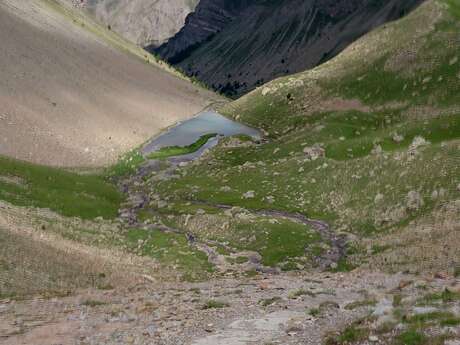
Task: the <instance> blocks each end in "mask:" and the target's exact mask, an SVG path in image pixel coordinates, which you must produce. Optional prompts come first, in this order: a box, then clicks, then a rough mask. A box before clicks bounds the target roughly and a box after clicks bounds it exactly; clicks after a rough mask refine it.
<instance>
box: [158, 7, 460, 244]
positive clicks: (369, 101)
mask: <svg viewBox="0 0 460 345" xmlns="http://www.w3.org/2000/svg"><path fill="white" fill-rule="evenodd" d="M458 14H459V7H458V5H457V4H456V3H455V2H453V1H442V0H439V1H428V2H427V3H425V4H424V5H422V6H421V7H420V8H419V9H417V10H416V11H414V12H413V13H412V14H410V15H409V16H408V17H406V18H404V19H402V20H400V21H398V22H395V23H391V24H387V25H385V26H384V27H382V28H380V29H378V30H376V31H374V32H372V33H371V34H369V35H367V36H366V37H364V38H363V39H361V40H360V41H358V42H357V43H356V44H354V45H353V46H352V47H350V48H349V49H347V50H346V51H345V52H344V53H343V54H341V55H340V56H339V57H337V58H336V59H334V60H332V61H330V62H328V63H326V64H324V65H322V66H320V67H318V68H316V69H314V70H312V71H307V72H305V73H301V74H298V75H295V76H290V77H288V78H283V79H279V80H277V81H274V82H272V83H270V84H268V85H266V86H264V87H262V88H260V89H258V90H256V91H255V92H253V93H251V94H249V95H247V96H245V97H243V98H242V99H240V100H238V101H236V102H233V103H232V104H230V105H228V106H226V107H224V108H223V109H222V110H221V111H222V112H223V113H224V114H226V115H228V116H232V117H234V118H236V119H239V120H241V121H243V122H245V123H247V124H250V125H252V126H255V127H261V128H263V129H264V130H265V131H266V132H267V133H268V135H269V137H270V139H271V142H270V143H268V144H264V145H262V146H253V147H250V148H247V147H244V148H226V147H224V146H221V147H218V148H216V149H215V150H214V151H213V154H212V155H211V156H208V157H207V158H206V159H204V160H202V162H201V163H200V164H194V165H193V166H192V167H189V168H187V170H186V171H185V172H184V173H183V177H182V178H181V179H175V180H172V181H167V182H161V183H160V185H159V194H160V195H161V197H163V198H166V199H167V200H169V202H170V203H171V204H172V206H170V210H169V212H172V213H174V212H184V211H181V210H180V209H181V208H182V207H183V205H184V204H187V203H189V202H195V201H206V202H207V203H208V205H209V204H211V205H212V204H221V203H223V204H230V205H235V206H242V207H245V208H248V209H280V210H286V211H291V212H300V213H303V214H307V215H309V216H312V217H316V218H321V219H325V220H328V221H329V222H330V223H331V224H332V225H333V226H334V228H335V229H336V231H346V232H349V233H354V234H356V235H358V236H359V237H362V236H375V235H377V234H385V233H388V232H390V231H395V230H397V229H401V228H404V227H405V226H406V225H407V224H408V223H409V222H411V221H413V220H416V219H418V218H420V217H422V216H423V215H426V214H430V213H433V212H437V210H438V209H439V208H440V207H441V206H442V205H443V204H445V203H447V202H449V201H452V200H455V199H458V189H457V185H458V184H459V183H460V181H459V176H460V164H459V161H460V155H459V145H460V109H459V102H460V99H459V94H458V90H459V73H460V61H459V60H458V56H459V55H460V47H459V45H458V44H455V42H457V41H456V39H457V37H458V33H459V31H460V23H459V21H458ZM441 47H442V49H441ZM417 136H421V137H423V138H425V139H426V140H428V141H430V144H428V145H426V146H423V147H419V148H417V149H416V150H409V147H410V145H411V143H412V142H413V140H414V138H416V137H417ZM398 137H399V138H398ZM395 138H396V139H395ZM316 143H320V144H321V145H322V146H323V147H324V148H325V150H326V157H325V158H320V159H318V160H316V161H307V160H305V155H304V154H303V148H304V147H307V146H311V145H313V144H316ZM380 147H381V149H382V151H381V152H380V153H379V150H380ZM223 186H227V187H228V188H225V189H222V187H223ZM247 191H254V192H255V193H254V194H255V197H254V198H244V197H243V194H244V193H245V192H247ZM410 192H416V193H419V195H420V196H421V199H422V203H421V204H420V205H419V206H417V207H415V208H413V207H410V205H408V198H409V193H410ZM180 205H182V206H180ZM182 226H184V225H183V224H182ZM216 226H218V225H216ZM232 229H233V228H232ZM229 231H231V230H229ZM221 238H225V237H221ZM289 240H290V241H292V239H289Z"/></svg>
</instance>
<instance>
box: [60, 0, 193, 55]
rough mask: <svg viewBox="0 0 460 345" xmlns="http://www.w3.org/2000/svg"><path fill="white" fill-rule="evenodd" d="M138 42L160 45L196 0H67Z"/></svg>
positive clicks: (140, 43) (177, 29)
mask: <svg viewBox="0 0 460 345" xmlns="http://www.w3.org/2000/svg"><path fill="white" fill-rule="evenodd" d="M66 1H72V2H73V3H74V4H75V5H77V6H78V7H81V8H85V9H86V10H87V11H88V12H89V13H91V14H92V15H93V16H95V18H97V19H98V20H99V21H100V22H101V23H103V24H105V25H107V26H109V27H110V28H111V29H112V30H115V31H116V32H117V33H119V34H120V35H122V36H123V37H125V38H126V39H128V40H130V41H131V42H133V43H135V44H137V45H140V46H147V45H151V46H154V47H156V46H159V45H161V44H163V43H164V42H165V41H167V40H168V39H169V38H171V37H173V36H174V35H175V34H176V33H177V32H178V31H179V30H180V29H181V28H182V27H183V26H184V22H185V18H186V17H187V15H188V14H189V13H190V12H193V10H194V9H195V7H196V5H197V4H198V2H199V0H155V1H151V0H83V1H81V0H66Z"/></svg>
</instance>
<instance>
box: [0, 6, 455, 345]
mask: <svg viewBox="0 0 460 345" xmlns="http://www.w3.org/2000/svg"><path fill="white" fill-rule="evenodd" d="M31 4H32V7H31V8H30V5H31ZM39 4H42V3H41V2H40V3H39V2H35V1H33V2H31V1H28V2H27V4H25V6H24V4H22V3H21V2H17V1H13V0H11V1H7V2H5V0H4V1H3V2H2V3H1V5H0V9H1V11H0V29H1V30H0V35H1V38H2V43H3V44H5V46H6V47H9V48H10V49H7V50H5V51H4V50H2V51H1V53H0V54H2V55H0V56H1V57H2V59H5V57H4V56H7V57H8V56H9V55H8V54H10V53H11V52H15V50H11V47H12V46H13V44H12V42H10V41H8V35H7V34H5V30H8V33H9V34H10V35H11V36H12V37H21V36H18V35H17V32H18V30H21V29H24V30H25V31H26V32H28V33H29V34H30V31H32V30H30V26H31V25H35V26H34V30H33V39H32V38H31V39H30V40H26V41H23V42H24V44H27V45H28V46H27V48H28V49H29V50H26V51H24V50H19V52H20V53H21V54H18V55H15V54H13V57H14V58H13V57H11V58H10V60H9V62H10V63H9V64H8V65H2V64H0V73H2V76H3V75H6V76H7V77H8V78H7V79H6V80H7V83H5V82H4V81H0V83H2V84H0V85H1V88H0V92H2V93H1V94H0V95H2V96H1V97H3V95H4V94H6V92H7V91H8V92H10V90H15V89H14V88H15V87H16V85H18V84H17V83H18V82H17V81H16V80H22V78H24V74H23V70H24V71H25V72H29V70H28V69H25V68H23V69H21V68H19V67H17V66H16V64H17V63H18V61H20V62H21V63H22V65H24V66H27V64H24V61H28V60H27V59H33V61H34V62H35V63H36V64H37V66H38V67H37V69H38V70H41V67H42V66H44V67H47V69H46V70H45V71H46V72H48V73H49V74H50V76H49V77H48V76H47V74H46V73H42V74H38V75H36V74H34V75H32V77H35V76H37V78H39V82H36V83H34V84H32V83H29V84H27V88H24V89H19V91H18V95H19V96H18V95H16V98H13V101H18V102H19V101H20V102H19V103H18V104H23V103H24V104H26V105H27V104H28V103H26V101H28V99H29V98H31V99H35V98H34V97H35V96H34V95H37V94H38V95H42V93H41V92H42V90H43V92H44V95H45V96H48V97H51V96H53V97H54V95H55V94H56V95H57V96H59V97H60V98H59V99H58V101H55V100H54V98H51V99H50V102H54V103H55V104H52V105H51V106H52V107H53V109H54V108H57V109H59V107H60V104H61V103H63V100H64V99H65V100H67V99H68V98H70V99H72V100H75V101H74V102H73V103H71V104H70V103H69V104H68V106H67V107H66V110H67V112H69V113H70V114H73V115H74V116H72V117H69V116H67V115H66V114H67V112H60V113H59V114H60V115H61V116H64V115H65V118H64V120H67V121H68V122H71V123H72V127H74V128H75V129H76V130H77V131H79V132H80V133H79V135H82V134H84V133H85V131H90V130H91V128H90V126H89V125H88V126H87V127H84V128H82V127H81V124H80V123H79V122H78V119H80V117H78V116H76V115H75V112H77V111H80V110H81V109H83V110H84V109H86V108H83V107H82V106H80V104H83V105H85V104H86V103H87V101H86V100H87V99H88V98H89V96H88V95H87V94H86V93H84V92H81V88H78V89H75V87H77V86H80V85H81V84H84V86H85V87H88V85H87V84H86V81H88V84H89V85H92V84H93V83H95V86H97V87H95V88H90V89H89V91H88V92H92V93H94V95H95V97H97V101H99V102H95V103H94V104H95V106H98V105H100V106H101V108H100V109H103V110H108V111H110V112H109V113H108V114H109V115H107V117H109V120H107V122H105V123H103V125H104V128H103V129H101V130H100V132H102V133H105V131H107V133H110V131H111V130H112V129H113V128H114V127H112V126H115V124H113V122H116V123H117V124H119V126H120V128H121V129H120V130H121V131H123V132H122V133H123V134H124V135H128V133H127V132H129V131H130V130H131V128H129V127H128V126H138V125H139V126H148V125H149V124H153V123H154V120H155V119H153V120H152V122H151V123H150V122H149V121H148V120H144V117H142V116H141V115H139V117H136V118H134V117H132V116H133V112H132V109H137V110H139V109H138V108H135V106H137V104H138V103H139V102H141V101H145V100H144V98H139V97H138V96H137V93H136V92H140V91H139V90H140V89H143V88H147V89H146V91H145V92H149V95H148V97H147V96H145V98H148V99H150V98H155V101H156V102H159V101H161V100H162V99H160V100H158V99H157V98H161V97H162V98H164V101H165V102H166V101H167V102H170V103H171V107H172V108H170V109H176V108H174V107H176V106H179V105H180V104H183V103H180V102H186V103H185V104H186V105H187V106H188V108H189V109H188V110H190V111H191V110H193V107H194V106H195V105H196V103H198V102H201V101H202V98H203V96H202V95H201V96H200V94H199V93H195V92H188V91H187V92H184V91H183V89H182V88H183V87H184V88H186V87H187V88H190V87H191V86H183V85H189V84H182V81H181V80H178V79H175V78H173V77H172V76H170V75H169V74H164V75H163V74H160V75H161V76H162V77H161V79H155V78H160V77H159V76H158V75H159V74H158V73H157V71H158V70H157V69H156V68H153V67H151V66H150V67H149V66H146V65H144V64H141V63H140V62H139V61H135V60H132V59H131V58H130V57H129V55H124V54H120V52H119V51H114V50H113V49H112V48H109V47H107V44H106V43H103V42H106V41H105V40H102V39H100V40H96V39H95V38H94V36H93V34H89V33H88V32H87V31H83V30H81V29H76V28H75V27H74V26H72V25H71V26H68V25H67V24H65V25H64V24H63V22H62V21H61V20H56V18H61V17H59V16H58V17H56V15H55V14H53V13H54V12H52V11H49V10H48V7H42V6H41V5H39ZM21 5H22V6H21ZM5 9H7V10H5ZM43 11H44V12H43ZM13 13H14V14H13ZM18 13H19V15H18ZM21 14H24V15H27V20H25V19H24V18H25V16H24V18H23V19H21V20H19V19H18V18H17V17H18V16H19V17H21V18H22V15H21ZM32 14H33V16H31V15H32ZM43 14H45V15H43ZM37 16H38V17H37ZM43 17H45V18H48V19H47V20H46V21H45V24H46V25H44V23H43V20H44V19H43ZM35 18H39V19H40V20H38V21H37V20H36V19H35ZM71 18H72V19H74V20H75V19H76V20H77V23H78V24H79V25H84V26H85V27H86V28H87V29H90V31H92V32H94V30H96V27H95V26H90V27H88V22H86V21H85V22H82V21H80V19H79V18H80V17H78V18H76V17H75V16H72V17H71ZM13 19H15V20H16V22H13V24H20V25H7V24H8V23H10V22H11V21H12V20H13ZM5 23H7V24H5ZM66 23H67V22H66ZM72 28H73V29H72ZM97 28H99V27H97ZM60 29H62V30H60ZM56 31H59V32H61V31H62V32H63V33H62V35H66V36H65V38H66V39H67V40H69V43H68V44H70V46H68V48H69V52H68V54H66V55H65V57H66V58H67V59H68V60H69V61H70V64H65V65H64V66H62V61H61V60H59V59H56V58H55V54H57V53H56V50H55V49H54V47H57V48H60V47H62V44H63V43H62V39H59V37H60V36H57V35H56ZM96 32H98V33H99V35H101V34H103V33H104V35H103V36H104V37H105V39H108V38H112V39H113V40H112V41H111V42H112V43H111V44H115V45H116V46H117V47H118V48H121V47H125V48H127V47H128V46H126V45H125V44H123V45H121V46H120V44H121V42H124V41H119V40H118V39H117V40H115V37H116V36H112V34H111V33H109V32H107V31H100V29H98V30H96ZM45 33H47V34H50V35H51V34H52V38H50V40H49V41H47V40H44V39H43V37H42V36H43V35H44V34H45ZM459 33H460V4H459V2H458V1H457V0H427V1H426V2H425V3H423V4H422V5H420V6H419V7H418V8H417V9H415V10H414V11H413V12H412V13H410V14H409V15H408V16H406V17H404V18H403V19H400V20H398V21H395V22H392V23H388V24H386V25H384V26H381V27H380V28H378V29H377V30H374V31H372V32H371V33H369V34H367V35H365V36H364V37H362V38H361V39H359V40H358V41H356V42H355V43H353V44H352V45H351V46H349V47H348V48H347V49H345V50H344V51H343V52H342V53H341V54H339V55H338V56H337V57H335V58H333V59H332V60H330V61H328V62H326V63H325V64H323V65H321V66H319V67H316V68H314V69H311V70H307V71H304V72H302V73H299V74H295V75H292V76H288V77H283V78H280V79H277V80H275V81H273V82H270V83H268V84H266V85H264V86H262V87H260V88H258V89H256V90H255V91H253V92H251V93H249V94H248V95H246V96H244V97H243V98H241V99H239V100H237V101H235V102H232V103H229V104H225V105H222V106H221V109H220V111H221V112H222V113H223V114H225V115H226V116H227V117H229V118H234V119H238V120H240V121H242V122H245V123H246V124H249V125H252V126H254V127H258V128H261V129H262V131H263V132H264V134H265V135H264V137H263V138H259V139H256V138H252V137H248V136H244V135H238V136H234V137H227V138H222V137H216V135H215V133H214V132H212V133H209V134H208V135H207V136H206V135H205V136H202V137H199V139H198V141H197V142H195V143H194V144H191V145H190V146H184V147H178V146H170V147H163V149H162V150H160V151H157V152H155V153H156V155H155V157H157V159H152V160H150V159H149V156H147V157H145V158H146V160H147V161H145V160H144V159H142V156H141V152H140V151H142V152H144V151H143V150H134V151H133V152H132V153H131V154H130V155H128V156H126V157H125V158H124V159H122V160H120V162H119V163H118V164H117V165H116V166H114V167H111V168H108V169H107V170H106V171H105V172H104V173H103V172H101V171H97V172H94V173H93V174H91V173H89V172H88V171H86V172H85V173H79V172H78V171H70V170H69V169H66V170H64V169H60V168H54V167H46V166H39V165H34V164H32V163H27V162H22V161H18V160H14V159H11V158H6V157H3V156H0V200H2V201H0V339H1V341H2V345H3V344H5V345H19V344H33V345H42V344H43V345H49V344H108V345H109V344H110V345H112V344H113V345H119V344H161V345H177V344H184V345H224V344H225V345H228V344H241V345H243V344H244V345H246V344H266V345H268V344H283V345H299V344H302V345H320V344H321V345H369V344H380V345H458V344H459V341H460V328H459V325H460V235H459V234H460V218H459V217H460V98H459V92H458V90H459V87H460V44H459V43H460V42H459V37H460V35H459ZM13 34H14V35H13ZM88 37H93V38H92V39H91V40H88ZM77 39H78V40H81V42H82V44H81V45H76V46H75V47H74V46H73V45H74V44H76V43H75V41H74V40H77ZM34 40H37V42H38V43H39V45H38V46H37V45H34ZM77 42H80V41H77ZM116 42H118V43H119V44H118V45H117V44H116ZM45 43H46V44H48V45H45ZM83 43H84V44H83ZM43 45H44V47H45V48H47V49H48V54H47V55H46V56H47V57H48V60H51V62H53V66H57V69H56V68H53V69H52V68H51V67H50V66H49V64H47V63H48V61H47V60H45V59H44V58H43V59H38V60H37V56H38V57H40V54H41V53H42V52H41V50H40V48H41V46H43ZM13 47H14V46H13ZM64 47H67V46H64ZM96 47H98V49H96ZM129 47H130V49H129V50H130V51H131V52H134V53H135V52H139V51H138V50H134V48H133V47H132V46H129ZM16 49H19V48H16ZM106 49H108V50H109V51H110V52H111V53H110V54H108V53H107V54H105V53H104V54H103V53H100V51H102V52H105V51H106ZM57 51H61V50H57ZM84 52H90V53H91V54H89V53H88V54H87V55H85V56H86V59H90V60H91V62H93V64H94V65H95V66H97V67H98V69H95V68H94V69H91V70H90V71H89V72H91V73H95V74H96V76H97V77H100V78H103V79H102V82H98V81H97V80H95V77H94V76H92V75H89V72H88V71H87V70H86V69H85V68H86V66H87V64H86V63H87V60H85V61H82V60H80V59H77V60H76V59H75V57H73V56H74V55H76V56H79V54H83V53H84ZM95 53H99V54H101V55H97V54H96V55H95ZM43 55H45V54H44V52H43ZM99 56H102V57H103V59H102V60H98V57H99ZM141 56H142V55H141ZM105 59H108V60H110V64H109V66H107V65H106V64H105ZM0 61H4V60H0ZM57 62H59V63H57ZM138 62H139V63H138ZM122 63H124V65H123V66H122V65H121V64H122ZM136 63H138V64H137V65H136ZM22 65H20V66H22ZM12 66H13V67H12ZM110 66H113V68H115V69H116V70H115V71H113V72H112V73H113V76H114V77H113V78H110V79H109V78H108V77H106V73H105V72H104V71H106V70H107V69H109V68H110ZM135 66H138V67H135ZM159 66H160V65H159ZM39 67H40V68H39ZM144 67H145V68H144ZM63 68H67V69H69V70H70V71H74V69H75V72H73V73H71V74H64V75H66V76H68V77H69V78H71V79H72V80H71V81H72V83H71V82H69V84H72V85H74V84H76V86H74V87H73V88H71V87H70V86H69V84H66V83H64V82H63V81H62V78H63V77H61V76H62V75H63V74H61V73H62V69H63ZM137 68H139V70H138V69H137ZM5 71H11V72H12V76H10V75H9V74H8V73H6V72H5ZM57 71H59V72H61V73H56V72H57ZM151 71H155V73H154V74H155V77H154V76H151V75H150V73H153V72H151ZM102 72H104V73H102ZM26 75H28V74H26ZM80 75H81V76H83V77H84V78H85V79H84V80H81V79H79V78H77V77H79V76H80ZM143 78H146V79H143ZM32 79H33V78H32ZM118 80H120V81H119V83H120V84H118V83H117V81H118ZM152 80H156V81H157V82H159V83H161V84H160V86H161V89H160V86H158V85H153V86H152V85H150V84H149V82H150V81H152ZM172 81H174V82H172ZM58 82H59V83H58ZM169 83H170V84H169ZM48 84H52V85H56V87H55V89H53V90H51V91H52V92H51V91H50V90H48V89H47V85H48ZM133 84H134V85H135V86H138V88H136V87H135V86H132V85H133ZM149 85H150V86H149ZM30 86H33V87H35V89H32V88H31V87H30ZM149 87H151V88H149ZM99 88H101V89H102V91H101V90H99ZM157 88H158V89H160V90H161V91H159V90H158V89H157ZM61 90H63V91H67V93H66V94H65V95H66V96H67V98H64V97H63V96H62V93H61V92H60V91H61ZM163 90H164V91H163ZM174 90H176V91H175V92H177V93H174V92H173V91H174ZM187 90H188V89H187ZM31 91H33V92H31ZM77 91H78V92H77ZM166 91H168V92H173V93H172V95H170V96H168V95H167V94H166ZM47 92H50V93H49V94H48V93H47ZM7 95H8V94H7ZM106 95H107V96H106ZM142 95H143V94H142ZM20 96H22V98H21V97H20ZM106 97H110V98H111V102H114V105H111V103H110V104H109V102H108V101H107V100H106V99H105V98H106ZM122 97H123V99H121V100H119V99H120V98H122ZM184 97H185V98H184ZM192 98H193V99H195V102H196V103H193V102H192V101H191V100H190V99H192ZM6 99H7V100H8V99H9V98H6ZM89 99H91V98H89ZM59 100H60V101H59ZM91 100H92V99H91ZM82 102H83V103H82ZM126 102H129V104H128V106H129V108H130V110H131V111H130V112H128V111H127V112H126V113H121V112H120V110H119V109H118V108H117V107H123V106H124V105H125V103H126ZM145 102H147V101H145ZM203 102H204V101H203ZM0 104H2V106H3V105H4V104H5V102H4V98H0ZM6 104H7V106H11V105H9V104H8V103H6ZM63 104H64V105H65V104H67V103H63ZM162 104H163V103H162ZM70 105H72V106H73V107H76V108H77V110H75V112H71V111H72V107H71V106H70ZM152 107H153V105H152ZM106 108H107V109H106ZM33 109H35V108H33ZM39 110H40V111H41V113H40V114H38V113H37V114H35V117H34V118H37V119H45V120H49V124H50V125H53V124H54V122H58V124H60V125H61V126H62V128H63V129H65V131H64V130H61V131H60V132H58V133H59V134H62V133H63V135H72V134H73V133H72V131H69V130H67V129H66V128H67V127H65V125H66V124H67V123H66V122H65V121H64V120H62V121H61V118H60V117H57V116H56V117H52V118H51V117H49V115H48V113H47V112H46V111H45V110H47V108H46V107H42V108H39ZM141 110H142V109H141ZM0 114H1V113H0ZM15 114H16V113H15ZM20 114H21V117H20V116H16V117H15V121H18V119H26V120H27V119H28V118H27V117H26V116H28V113H25V112H22V113H20ZM41 114H44V115H46V117H42V116H40V115H41ZM63 114H64V115H63ZM92 114H93V113H92ZM94 114H96V113H94ZM121 115H123V116H121ZM113 116H116V117H113ZM125 116H126V117H127V118H125ZM81 118H82V119H83V121H85V122H91V125H93V126H94V124H96V125H97V124H100V120H99V116H97V117H95V118H93V117H91V116H89V115H88V114H87V113H85V112H84V111H82V115H81ZM6 119H7V120H6V123H7V126H10V127H8V130H5V129H4V125H3V122H2V121H4V120H0V131H1V132H0V134H1V135H2V136H1V137H0V140H1V139H3V138H4V135H5V134H6V135H10V133H9V131H11V132H14V131H15V128H16V127H14V126H15V124H16V122H14V121H12V120H11V119H10V118H9V117H8V118H6ZM156 119H158V118H156ZM195 120H196V119H195ZM137 122H140V123H139V124H138V123H137ZM198 123H200V122H199V121H198ZM201 123H202V122H201ZM126 127H127V128H128V129H126ZM40 128H41V127H40ZM136 128H137V127H136ZM186 128H187V130H190V127H186ZM213 128H214V127H213ZM150 129H151V128H149V130H150ZM176 129H177V128H176ZM39 133H40V132H39ZM89 133H90V136H86V137H85V138H86V139H87V140H95V139H94V138H93V137H96V138H97V137H98V135H97V134H98V133H94V132H91V131H90V132H89ZM170 133H171V132H168V133H167V134H170ZM180 133H186V132H185V131H184V132H180ZM248 133H250V132H248ZM11 135H12V136H11V138H14V143H15V144H16V143H19V144H22V143H24V141H25V140H26V139H27V138H23V137H22V134H21V133H18V132H16V133H13V134H11ZM23 136H25V137H27V136H30V135H29V134H28V133H26V134H24V135H23ZM184 136H188V133H186V134H184ZM209 138H212V139H210V141H208V143H207V144H209V143H211V142H212V143H213V144H215V146H212V145H209V146H206V145H207V144H206V145H205V146H203V147H201V148H200V149H199V150H201V151H200V152H201V153H202V155H201V156H200V155H197V156H195V158H196V159H195V160H190V159H191V158H190V155H188V154H187V153H189V152H191V151H193V150H194V148H195V147H196V146H197V147H199V146H200V145H201V142H202V141H206V140H207V139H209ZM32 139H34V140H35V138H32ZM32 139H30V141H32ZM71 139H72V140H76V141H77V142H78V143H80V144H81V142H80V141H79V140H80V139H79V137H78V136H72V137H71ZM181 139H182V138H181ZM7 143H9V141H7ZM38 143H40V141H38ZM2 145H3V143H2ZM6 147H13V148H14V147H16V146H11V145H10V146H6ZM19 147H21V146H19ZM26 147H28V148H29V150H31V149H33V146H26ZM54 147H60V146H57V145H56V146H54ZM41 148H42V150H43V151H44V153H47V154H49V155H50V156H52V155H54V154H56V153H55V152H54V151H52V150H50V149H49V148H48V147H44V148H43V146H42V147H41ZM51 148H53V147H51ZM47 150H49V152H48V151H47ZM180 153H185V155H183V156H174V157H170V158H168V155H170V154H174V155H176V154H180ZM67 155H69V156H70V155H73V154H72V153H71V152H69V151H67ZM43 156H44V154H43ZM74 156H75V157H71V158H73V159H75V158H78V156H76V155H74ZM192 156H193V155H192ZM117 187H118V188H117ZM117 189H118V190H117Z"/></svg>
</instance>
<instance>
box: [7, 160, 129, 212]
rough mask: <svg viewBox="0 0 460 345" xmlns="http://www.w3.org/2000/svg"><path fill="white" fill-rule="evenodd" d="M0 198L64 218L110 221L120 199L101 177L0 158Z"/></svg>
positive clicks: (118, 194)
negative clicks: (49, 211)
mask: <svg viewBox="0 0 460 345" xmlns="http://www.w3.org/2000/svg"><path fill="white" fill-rule="evenodd" d="M0 199H2V200H6V201H8V202H11V203H13V204H15V205H20V206H32V207H39V208H49V209H51V210H53V211H56V212H58V213H60V214H62V215H64V216H68V217H80V218H82V219H94V218H96V217H103V218H105V219H111V218H114V217H116V216H117V214H118V208H119V205H120V202H121V200H122V197H121V195H120V193H119V192H118V191H117V189H116V187H115V186H113V185H112V184H110V183H108V182H106V181H105V180H104V178H103V177H102V176H98V175H82V174H77V173H73V172H68V171H65V170H61V169H56V168H50V167H45V166H39V165H34V164H30V163H26V162H21V161H17V160H14V159H9V158H5V157H1V156H0Z"/></svg>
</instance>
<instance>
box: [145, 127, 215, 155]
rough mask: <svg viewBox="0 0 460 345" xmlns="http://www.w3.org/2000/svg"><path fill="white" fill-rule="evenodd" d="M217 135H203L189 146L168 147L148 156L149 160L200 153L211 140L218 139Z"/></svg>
mask: <svg viewBox="0 0 460 345" xmlns="http://www.w3.org/2000/svg"><path fill="white" fill-rule="evenodd" d="M216 136H217V134H216V133H211V134H205V135H202V136H201V137H200V138H199V139H198V140H197V141H195V142H194V143H193V144H190V145H188V146H168V147H163V148H161V149H159V150H158V151H155V152H152V153H151V154H149V155H148V158H149V159H166V158H169V157H175V156H182V155H186V154H189V153H193V152H196V151H198V150H199V149H200V148H201V147H203V146H204V145H206V143H207V142H208V141H209V139H211V138H214V137H216Z"/></svg>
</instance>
